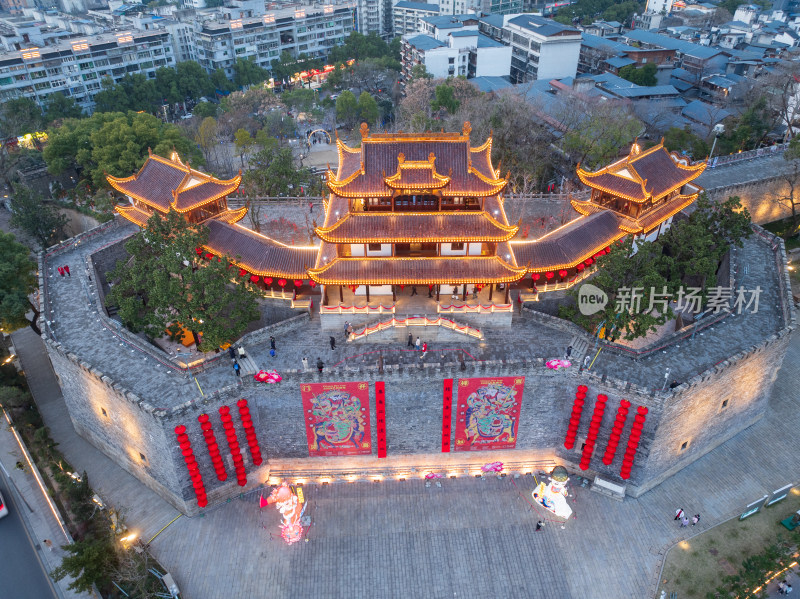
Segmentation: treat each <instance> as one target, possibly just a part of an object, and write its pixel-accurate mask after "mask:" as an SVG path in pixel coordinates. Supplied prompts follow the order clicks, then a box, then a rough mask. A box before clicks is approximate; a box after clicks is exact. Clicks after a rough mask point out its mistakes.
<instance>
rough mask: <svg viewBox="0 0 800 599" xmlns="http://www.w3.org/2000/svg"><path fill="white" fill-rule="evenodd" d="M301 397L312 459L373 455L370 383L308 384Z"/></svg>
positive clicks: (301, 391) (302, 387) (301, 390)
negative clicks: (370, 423)
mask: <svg viewBox="0 0 800 599" xmlns="http://www.w3.org/2000/svg"><path fill="white" fill-rule="evenodd" d="M300 396H301V397H302V400H303V414H304V416H305V422H306V436H307V437H308V455H309V456H311V457H315V456H335V455H355V454H369V453H372V437H371V435H370V428H369V384H368V383H366V382H350V383H307V384H302V385H300Z"/></svg>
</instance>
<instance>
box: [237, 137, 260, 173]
mask: <svg viewBox="0 0 800 599" xmlns="http://www.w3.org/2000/svg"><path fill="white" fill-rule="evenodd" d="M233 140H234V144H235V145H236V151H237V152H238V153H239V159H240V160H241V161H242V169H243V170H244V157H245V155H246V154H247V153H248V152H250V150H251V149H252V148H253V146H254V145H255V143H256V140H255V139H253V137H252V136H251V135H250V132H249V131H246V130H244V129H239V130H238V131H236V133H234V134H233Z"/></svg>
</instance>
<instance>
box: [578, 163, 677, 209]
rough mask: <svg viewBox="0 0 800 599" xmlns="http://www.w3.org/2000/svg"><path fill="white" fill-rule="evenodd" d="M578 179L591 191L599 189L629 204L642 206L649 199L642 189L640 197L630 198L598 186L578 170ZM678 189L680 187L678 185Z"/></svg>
mask: <svg viewBox="0 0 800 599" xmlns="http://www.w3.org/2000/svg"><path fill="white" fill-rule="evenodd" d="M597 174H598V173H587V175H597ZM604 174H609V173H604ZM578 178H579V179H580V180H581V182H582V183H583V184H584V185H586V186H588V187H591V188H592V189H599V190H600V191H605V192H608V193H610V194H612V195H613V196H615V197H618V198H622V199H625V200H630V201H631V202H636V203H637V204H642V203H644V202H646V201H647V200H648V199H650V194H649V193H647V192H646V191H645V190H644V189H642V195H641V196H632V195H629V194H627V193H622V192H621V191H619V190H618V189H611V188H610V187H605V186H604V185H600V184H598V183H597V182H596V181H592V180H591V178H590V177H586V178H584V177H583V176H582V175H581V172H580V170H579V171H578ZM681 185H683V183H681ZM678 187H680V185H679V186H678ZM666 193H669V192H666Z"/></svg>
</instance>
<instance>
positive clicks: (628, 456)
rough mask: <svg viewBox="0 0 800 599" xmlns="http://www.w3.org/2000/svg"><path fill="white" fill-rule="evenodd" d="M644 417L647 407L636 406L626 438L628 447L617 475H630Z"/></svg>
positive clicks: (628, 476)
mask: <svg viewBox="0 0 800 599" xmlns="http://www.w3.org/2000/svg"><path fill="white" fill-rule="evenodd" d="M646 418H647V408H646V407H644V406H639V407H638V408H636V416H634V417H633V426H631V436H630V437H629V438H628V447H627V448H626V449H625V455H624V457H623V458H622V468H621V469H620V471H619V475H620V476H621V477H622V478H623V479H625V480H627V479H629V478H630V477H631V468H633V458H634V457H635V456H636V449H637V448H638V447H639V440H640V439H641V438H642V429H643V428H644V421H645V419H646Z"/></svg>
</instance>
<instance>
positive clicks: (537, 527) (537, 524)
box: [536, 520, 544, 532]
mask: <svg viewBox="0 0 800 599" xmlns="http://www.w3.org/2000/svg"><path fill="white" fill-rule="evenodd" d="M543 528H544V522H542V521H541V520H539V521H538V522H537V523H536V532H540V531H541V530H542V529H543Z"/></svg>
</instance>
